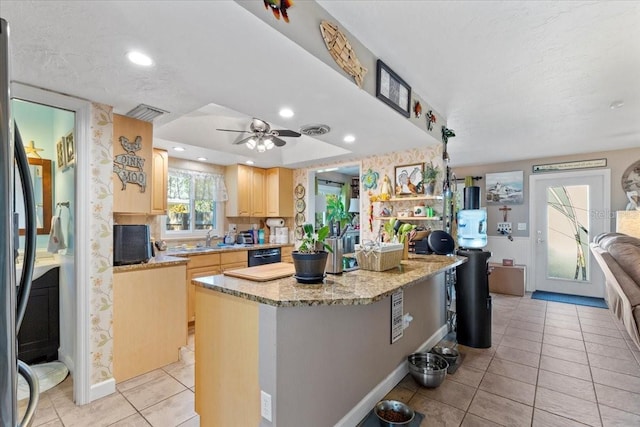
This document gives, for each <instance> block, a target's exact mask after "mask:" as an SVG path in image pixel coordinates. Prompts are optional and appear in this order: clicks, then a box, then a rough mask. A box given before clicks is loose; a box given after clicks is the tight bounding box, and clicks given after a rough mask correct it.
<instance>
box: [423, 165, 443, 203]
mask: <svg viewBox="0 0 640 427" xmlns="http://www.w3.org/2000/svg"><path fill="white" fill-rule="evenodd" d="M439 174H440V167H438V165H434V164H433V162H429V163H425V164H424V175H423V179H422V182H423V183H424V193H425V194H426V195H428V196H433V195H434V193H435V188H436V182H437V180H438V175H439Z"/></svg>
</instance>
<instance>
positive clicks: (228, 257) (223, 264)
mask: <svg viewBox="0 0 640 427" xmlns="http://www.w3.org/2000/svg"><path fill="white" fill-rule="evenodd" d="M248 257H249V255H248V253H247V251H239V252H223V253H221V254H220V271H227V270H235V269H238V268H246V267H247V265H248V259H249V258H248Z"/></svg>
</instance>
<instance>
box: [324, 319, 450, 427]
mask: <svg viewBox="0 0 640 427" xmlns="http://www.w3.org/2000/svg"><path fill="white" fill-rule="evenodd" d="M447 332H448V330H447V325H442V326H441V327H440V329H438V330H437V331H436V332H434V334H433V335H431V337H429V339H428V340H426V341H425V342H424V343H423V344H422V345H421V346H420V347H419V348H418V349H416V352H423V351H427V350H429V349H431V348H432V347H433V346H435V345H436V344H437V343H438V342H440V340H441V339H442V338H444V337H445V336H446V335H447ZM408 373H409V368H408V367H407V364H406V363H405V362H402V363H401V364H400V365H398V367H397V368H396V369H394V370H393V371H392V372H391V373H390V374H389V375H387V377H386V378H385V379H384V380H382V381H381V382H380V383H379V384H378V385H377V386H375V387H374V388H373V390H371V391H370V392H369V393H368V394H367V395H366V396H365V397H364V398H363V399H362V400H361V401H360V402H358V404H357V405H356V406H355V407H354V408H353V409H351V411H349V413H347V415H345V416H344V417H342V419H341V420H340V421H338V422H337V423H336V426H338V427H342V426H344V427H351V426H355V425H358V423H359V422H360V421H362V419H363V418H364V417H365V416H366V415H367V414H368V413H369V411H370V410H371V408H373V407H374V406H375V404H376V403H378V402H379V401H380V400H382V398H383V397H384V396H386V395H387V393H389V392H390V391H391V390H393V388H394V387H395V386H396V385H397V384H398V383H399V382H400V381H402V379H403V378H404V377H405V376H406V375H407V374H408Z"/></svg>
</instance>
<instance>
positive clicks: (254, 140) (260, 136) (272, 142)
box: [216, 118, 301, 153]
mask: <svg viewBox="0 0 640 427" xmlns="http://www.w3.org/2000/svg"><path fill="white" fill-rule="evenodd" d="M216 130H219V131H223V132H239V133H251V134H252V135H251V136H249V137H247V138H244V139H241V140H240V141H237V142H234V144H235V145H240V144H245V145H246V146H247V147H248V148H249V149H251V150H253V149H254V148H255V149H257V150H258V152H260V153H264V152H265V151H266V150H271V149H272V148H273V147H274V146H275V147H282V146H283V145H285V144H286V143H287V142H286V141H285V140H283V139H280V138H279V137H281V136H282V137H294V138H297V137H299V136H300V135H301V134H300V133H299V132H296V131H293V130H287V129H277V130H276V129H271V126H270V125H269V123H267V122H265V121H264V120H260V119H256V118H254V119H253V120H251V124H250V125H249V130H236V129H216Z"/></svg>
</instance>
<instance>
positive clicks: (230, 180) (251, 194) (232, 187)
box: [225, 165, 266, 217]
mask: <svg viewBox="0 0 640 427" xmlns="http://www.w3.org/2000/svg"><path fill="white" fill-rule="evenodd" d="M265 176H266V175H265V170H264V169H260V168H253V167H251V166H246V165H229V166H227V167H226V169H225V185H226V187H227V193H228V194H229V200H228V201H227V203H226V215H227V216H230V217H263V216H265V212H266V208H265V191H264V190H265Z"/></svg>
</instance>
